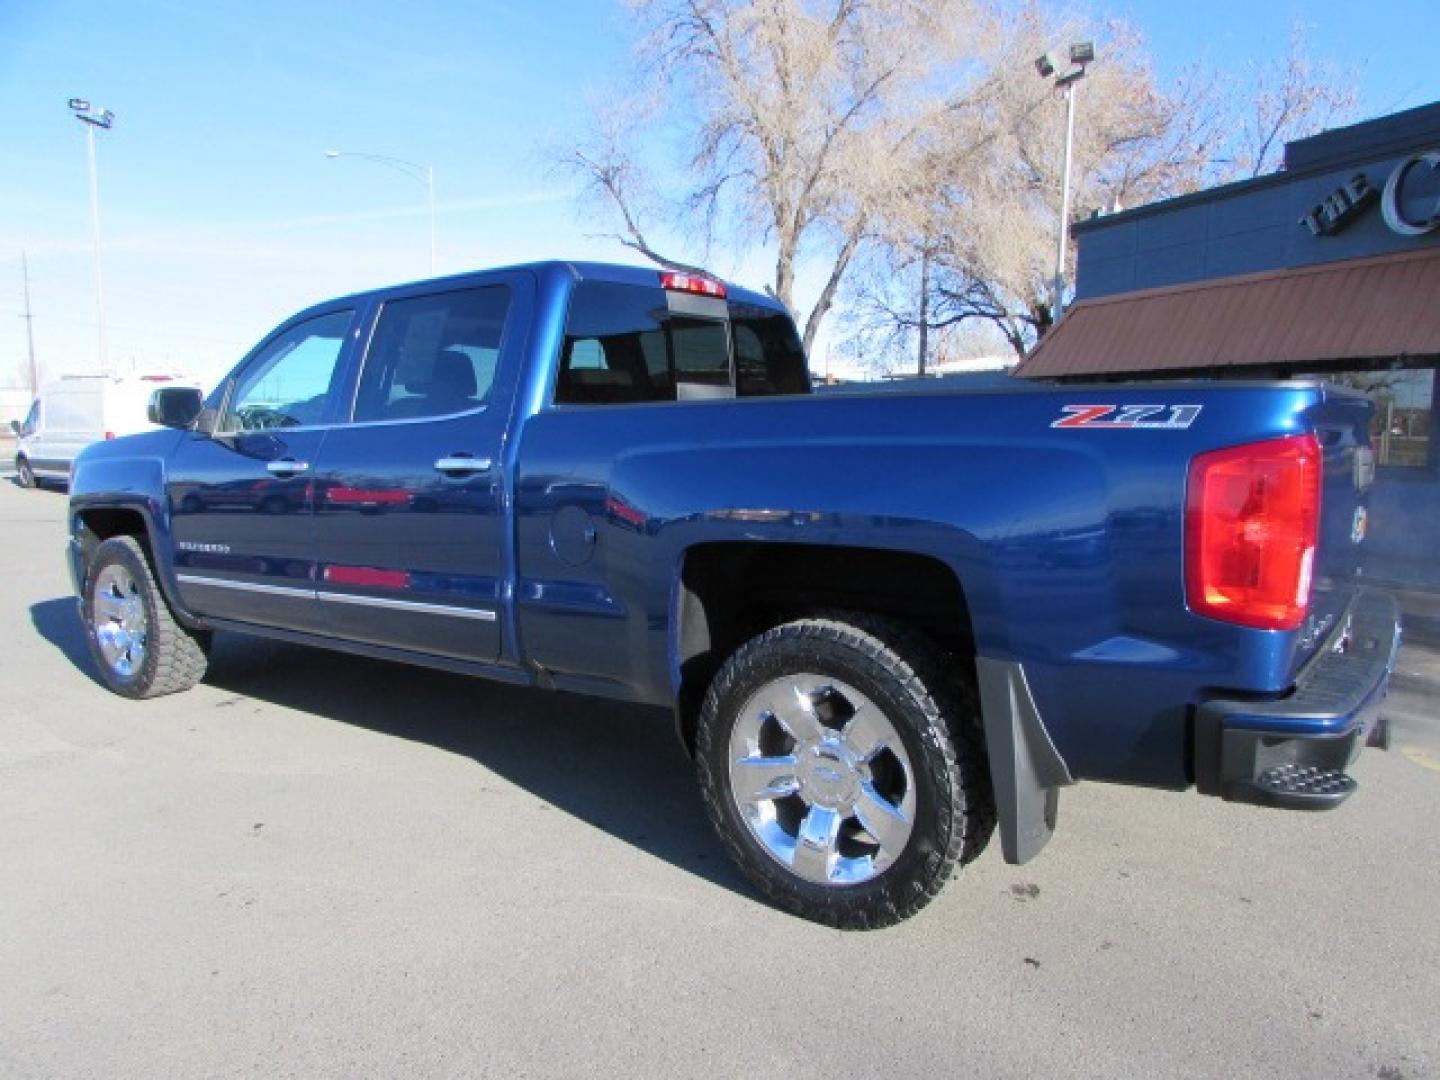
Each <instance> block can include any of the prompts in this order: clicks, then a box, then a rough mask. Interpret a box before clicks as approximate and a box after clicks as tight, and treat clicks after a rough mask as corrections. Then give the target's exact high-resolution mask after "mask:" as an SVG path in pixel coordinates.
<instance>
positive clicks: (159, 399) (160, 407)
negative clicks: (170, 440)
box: [145, 386, 205, 431]
mask: <svg viewBox="0 0 1440 1080" xmlns="http://www.w3.org/2000/svg"><path fill="white" fill-rule="evenodd" d="M204 404H205V395H203V394H202V393H201V392H200V391H199V390H196V389H195V388H194V387H191V386H167V387H165V388H164V389H163V390H156V391H155V392H154V393H153V394H151V395H150V407H149V409H147V410H146V414H145V415H146V416H147V417H148V418H149V420H150V422H151V423H152V424H159V425H160V426H161V427H168V428H179V429H180V430H182V431H188V430H189V429H190V426H191V425H192V424H194V423H195V418H196V417H197V416H199V415H200V409H201V408H202V407H203V406H204Z"/></svg>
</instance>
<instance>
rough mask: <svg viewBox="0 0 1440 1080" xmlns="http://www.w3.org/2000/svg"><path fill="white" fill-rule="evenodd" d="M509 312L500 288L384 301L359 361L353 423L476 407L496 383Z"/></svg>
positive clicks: (507, 300) (505, 294)
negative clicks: (362, 364) (360, 369)
mask: <svg viewBox="0 0 1440 1080" xmlns="http://www.w3.org/2000/svg"><path fill="white" fill-rule="evenodd" d="M509 309H510V289H509V287H508V286H505V285H486V286H483V287H481V288H478V289H459V290H456V291H454V292H446V293H436V294H433V295H430V296H416V297H411V298H409V299H406V300H391V301H388V302H387V303H386V304H385V307H384V308H383V309H382V310H381V312H380V320H379V322H378V323H377V324H376V327H375V335H374V338H373V339H372V341H371V344H370V349H369V352H368V353H367V354H366V357H365V368H364V371H363V372H362V374H361V376H360V387H359V390H358V392H357V393H356V396H355V417H354V418H355V420H356V421H357V422H365V421H375V420H413V419H417V418H420V417H430V416H450V415H453V414H455V413H462V412H468V411H470V410H471V409H477V408H479V407H480V406H481V405H483V404H484V403H485V401H486V399H487V398H488V397H489V394H490V387H491V384H492V383H493V382H494V381H495V364H496V362H497V361H498V360H499V357H500V345H501V339H502V336H503V334H504V330H505V315H506V313H507V312H508V311H509Z"/></svg>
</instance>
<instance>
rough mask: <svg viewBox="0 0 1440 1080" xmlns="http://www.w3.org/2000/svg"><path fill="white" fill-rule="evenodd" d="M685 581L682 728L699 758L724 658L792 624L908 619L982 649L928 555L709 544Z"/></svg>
mask: <svg viewBox="0 0 1440 1080" xmlns="http://www.w3.org/2000/svg"><path fill="white" fill-rule="evenodd" d="M680 584H681V588H680V596H679V604H678V606H679V611H678V612H677V616H678V634H677V647H678V660H679V663H680V691H679V698H678V701H677V712H676V722H677V725H678V728H679V733H680V736H681V739H682V740H683V741H684V743H685V746H686V748H687V749H689V750H691V751H692V752H693V750H694V745H695V724H696V721H697V719H698V718H699V715H700V708H701V705H702V704H703V703H704V700H705V691H706V689H707V688H708V687H709V685H710V682H711V680H712V679H713V678H714V677H715V673H716V672H717V671H719V670H720V666H721V665H722V664H724V662H725V659H726V658H727V657H728V656H729V655H730V654H731V653H733V652H734V651H735V650H736V649H738V648H739V647H740V646H741V645H743V644H744V643H745V642H746V641H748V640H750V638H752V637H754V636H756V635H757V634H761V633H763V632H764V631H766V630H768V629H770V628H771V627H773V626H778V625H779V624H780V623H783V622H788V621H789V620H791V619H796V618H800V617H802V616H805V615H813V614H816V613H818V612H824V611H859V612H866V613H868V614H872V615H882V616H885V617H887V618H892V619H896V620H899V621H902V622H906V623H908V624H910V625H911V626H914V627H916V628H917V629H919V630H920V631H922V632H923V633H924V634H926V635H927V636H928V637H929V638H930V639H931V640H932V641H934V642H935V643H936V644H938V645H939V646H940V647H941V648H943V649H945V650H946V651H949V652H954V653H960V654H962V655H969V654H971V653H973V651H974V637H973V635H972V632H971V625H970V612H969V608H968V607H967V605H966V603H965V593H964V590H963V589H962V588H961V585H960V580H959V579H958V578H957V577H956V576H955V572H954V571H953V570H951V569H950V567H948V566H946V565H945V564H944V563H943V562H941V561H940V560H939V559H934V558H930V557H928V556H924V555H915V554H912V553H909V552H903V551H885V550H880V549H874V548H855V547H832V546H822V545H813V544H778V543H777V544H766V543H723V544H702V545H700V546H698V547H695V548H693V549H691V550H690V551H689V552H688V553H687V555H686V558H685V564H684V568H683V569H682V571H681V579H680Z"/></svg>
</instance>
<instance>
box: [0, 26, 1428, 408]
mask: <svg viewBox="0 0 1440 1080" xmlns="http://www.w3.org/2000/svg"><path fill="white" fill-rule="evenodd" d="M1097 10H1101V11H1104V12H1107V13H1109V14H1113V15H1116V16H1119V17H1122V18H1125V19H1127V20H1128V21H1130V22H1132V23H1134V24H1135V25H1137V26H1138V27H1140V29H1141V30H1142V31H1143V32H1144V33H1145V35H1146V37H1147V39H1148V41H1149V42H1150V45H1151V48H1152V51H1153V52H1154V53H1155V54H1156V57H1157V61H1158V65H1159V67H1160V68H1161V70H1166V69H1171V68H1176V67H1179V66H1180V65H1182V64H1184V63H1185V62H1187V61H1188V60H1194V59H1200V60H1203V61H1205V62H1207V63H1209V64H1210V65H1212V66H1215V67H1219V68H1222V69H1227V70H1231V71H1234V72H1235V73H1236V74H1237V75H1243V73H1244V70H1245V67H1246V65H1247V64H1253V63H1257V62H1261V61H1264V60H1266V59H1268V58H1272V57H1274V56H1278V55H1282V54H1283V52H1284V50H1285V48H1286V45H1287V41H1288V36H1289V29H1290V23H1291V20H1292V18H1293V17H1296V16H1298V17H1299V18H1300V19H1302V20H1303V21H1305V22H1306V23H1307V24H1308V25H1309V26H1310V27H1311V28H1312V51H1313V52H1314V53H1315V54H1316V55H1318V56H1321V57H1326V58H1330V59H1335V60H1338V61H1341V62H1344V63H1348V64H1352V65H1354V67H1355V68H1356V71H1357V77H1358V81H1359V89H1360V95H1361V113H1362V115H1371V114H1377V113H1382V112H1388V111H1393V110H1396V109H1400V108H1407V107H1411V106H1414V105H1420V104H1425V103H1427V102H1430V101H1434V100H1436V99H1440V71H1437V69H1436V67H1435V65H1434V64H1433V62H1432V57H1431V53H1432V52H1433V44H1432V43H1433V34H1434V25H1433V24H1434V19H1433V15H1434V5H1433V0H1428V2H1422V0H1393V2H1391V3H1372V4H1370V5H1365V6H1361V5H1356V4H1354V3H1353V0H1351V2H1339V0H1335V2H1332V0H1308V2H1304V3H1296V4H1290V5H1287V4H1283V3H1274V4H1272V3H1268V2H1264V0H1249V2H1248V3H1247V2H1240V0H1211V2H1209V3H1205V4H1199V3H1195V4H1177V3H1173V2H1170V3H1166V2H1160V0H1115V2H1114V3H1112V4H1109V5H1107V6H1103V7H1098V8H1097ZM630 40H631V39H630V33H629V23H628V17H627V15H626V12H625V9H624V7H623V5H622V4H620V3H619V2H618V0H573V2H565V3H529V4H527V3H522V2H520V0H492V2H484V0H475V2H470V3H460V2H453V3H441V2H433V0H411V2H409V3H406V4H404V5H398V4H395V3H393V2H387V3H378V2H372V0H353V2H349V3H303V2H299V0H291V2H287V3H281V2H275V0H246V2H243V3H240V2H229V0H213V2H203V3H194V2H188V3H182V2H155V0H132V2H129V3H119V2H112V3H104V2H94V0H6V2H5V3H4V4H3V6H0V117H3V121H4V131H5V153H4V157H3V162H4V168H3V169H0V387H4V386H7V385H9V386H14V385H20V384H22V383H23V381H24V378H25V375H24V372H25V336H24V329H25V327H24V323H23V321H22V320H21V319H19V318H18V317H16V316H18V315H19V314H20V313H21V311H22V302H21V288H20V250H21V249H22V248H24V249H25V250H26V251H27V252H28V255H29V260H30V279H31V294H32V306H33V310H34V315H35V319H34V330H35V343H36V351H37V353H38V355H39V358H40V361H41V364H42V367H43V368H44V370H45V371H46V372H47V373H48V374H51V375H54V374H60V373H62V372H69V371H79V370H93V369H94V365H95V363H96V358H95V352H96V350H95V322H94V301H93V292H92V268H93V249H92V246H91V234H90V218H89V208H88V179H87V172H86V160H85V142H84V137H83V133H82V130H81V125H80V124H78V123H77V122H75V121H74V120H73V119H71V118H70V117H69V116H68V110H67V109H66V100H67V99H68V98H70V97H75V96H78V97H84V98H88V99H89V100H91V101H92V102H94V103H96V104H97V105H103V106H106V107H109V108H111V109H113V110H114V111H115V113H116V114H117V122H116V126H115V129H114V130H113V131H111V132H108V133H104V134H103V135H102V136H101V146H100V183H101V213H102V219H103V234H104V243H105V261H104V265H105V289H106V301H107V303H106V311H107V321H108V323H109V338H110V355H111V363H112V365H113V366H116V367H119V368H122V369H123V368H128V367H129V366H130V365H131V363H132V362H133V363H134V364H135V365H136V366H137V367H139V368H142V369H145V370H158V369H164V368H180V369H187V370H192V371H197V372H199V373H200V374H202V375H204V376H206V377H207V378H213V377H215V376H217V375H218V374H220V373H221V372H223V371H224V370H225V369H226V368H227V367H228V366H229V365H230V364H231V363H232V362H233V361H234V360H235V359H237V358H238V357H239V355H240V354H241V353H243V352H244V351H245V349H246V348H248V347H249V346H250V345H251V344H253V342H254V341H255V340H256V339H257V338H258V337H260V336H261V335H262V334H264V333H265V331H266V330H268V329H269V328H270V327H271V326H272V325H274V324H275V323H276V322H278V321H279V320H280V319H282V318H284V317H285V316H286V315H288V314H289V313H290V312H292V311H294V310H297V309H299V308H301V307H304V306H306V305H307V304H310V303H312V302H314V301H316V300H320V299H323V298H325V297H327V296H332V295H336V294H339V293H344V292H350V291H354V290H357V289H363V288H368V287H371V286H375V285H381V284H386V283H391V282H395V281H402V280H408V279H412V278H417V277H422V276H425V274H426V272H427V251H428V249H427V231H426V230H427V224H426V216H425V207H424V196H425V192H424V188H423V186H422V185H421V184H420V183H418V182H417V181H415V180H411V179H408V178H406V177H405V176H403V175H400V174H398V173H396V172H393V171H391V170H389V169H385V168H382V167H379V166H376V165H374V164H372V163H369V162H365V161H359V160H354V159H349V160H345V159H342V160H327V159H326V158H325V157H324V154H323V152H324V150H325V149H327V148H332V147H333V148H338V149H341V150H348V151H360V152H369V153H375V154H387V155H392V156H395V157H399V158H405V159H409V160H412V161H416V162H420V163H423V164H428V165H433V167H434V169H435V174H436V184H437V193H438V199H439V204H440V213H439V234H440V245H439V246H440V257H439V268H440V270H441V272H448V271H456V270H462V269H467V268H474V267H483V266H488V265H495V264H499V263H504V262H514V261H521V260H530V259H536V258H546V257H551V256H568V257H586V258H611V259H622V260H626V261H631V260H630V259H629V256H628V253H627V252H625V251H624V249H622V248H620V247H618V246H617V245H615V244H614V243H613V242H609V241H605V240H602V239H599V238H594V237H591V236H589V235H588V234H592V233H596V232H598V231H600V230H602V229H603V228H604V227H605V225H604V223H602V222H595V221H588V220H585V215H584V212H583V211H582V210H581V209H579V208H577V205H576V202H575V199H574V193H573V190H572V185H571V181H570V180H569V179H568V178H567V177H565V176H563V175H556V174H555V173H554V171H553V170H552V169H551V168H550V167H549V164H548V163H549V161H550V155H548V154H547V152H546V148H547V147H554V146H559V145H563V144H564V143H565V142H566V140H567V136H573V134H574V133H575V132H577V131H578V130H579V129H580V126H581V125H582V123H583V119H584V116H585V109H586V101H587V100H588V99H589V98H590V97H591V96H592V95H594V94H597V93H602V92H603V91H604V88H605V87H606V86H607V85H609V84H611V82H612V80H613V79H615V78H616V77H617V76H619V75H620V73H621V72H622V71H623V69H624V66H625V64H626V61H627V56H628V50H629V48H630ZM677 107H683V103H680V105H679V106H677ZM672 247H674V248H676V249H680V248H683V242H682V241H680V240H676V239H672ZM714 265H715V269H716V270H718V271H719V272H721V273H726V274H730V275H733V276H737V277H738V278H739V279H740V280H743V281H745V282H746V283H748V284H761V283H763V281H764V279H765V277H766V273H765V269H766V262H765V258H764V254H763V253H762V252H748V253H735V255H734V256H733V257H732V258H729V259H725V258H718V259H715V260H714ZM805 299H806V298H805V297H801V300H802V302H803V301H804V300H805ZM0 419H3V418H0Z"/></svg>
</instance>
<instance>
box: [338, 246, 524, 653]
mask: <svg viewBox="0 0 1440 1080" xmlns="http://www.w3.org/2000/svg"><path fill="white" fill-rule="evenodd" d="M533 291H534V286H533V279H532V278H531V277H530V276H529V275H526V274H493V275H485V276H483V277H478V278H472V279H469V280H468V281H467V282H466V284H465V285H464V287H461V288H457V287H454V286H453V285H451V286H450V287H447V288H445V289H435V288H434V287H433V286H432V287H430V288H421V289H409V290H405V291H402V292H396V293H392V294H390V295H389V296H388V297H386V298H385V299H384V301H383V302H382V303H381V304H380V306H379V309H378V311H377V313H376V315H375V317H374V323H373V327H372V328H371V329H370V332H369V334H368V339H369V343H368V346H367V348H366V350H365V354H364V356H363V358H362V359H361V361H360V363H359V370H358V372H357V374H356V376H355V377H354V380H353V381H354V384H355V389H354V392H353V405H352V407H351V411H350V415H349V417H348V418H347V419H348V421H349V422H348V423H345V424H341V425H339V426H337V427H336V428H335V429H334V430H333V431H332V432H331V433H330V436H329V438H328V439H327V440H326V443H325V447H324V450H323V452H322V453H321V455H320V464H319V468H318V470H317V472H316V476H315V530H316V532H315V536H316V557H317V571H316V572H317V591H318V596H319V599H320V606H321V608H322V610H323V617H324V620H325V626H326V630H327V632H328V633H330V634H332V635H334V636H337V637H343V638H346V639H349V640H352V641H358V642H364V643H367V644H372V645H380V646H385V647H389V648H395V649H403V650H407V651H412V652H419V653H426V654H430V655H436V656H445V657H452V658H456V659H462V660H478V661H488V660H493V659H495V658H496V657H497V656H498V655H499V652H500V620H499V613H500V607H501V604H502V600H503V598H504V581H505V560H504V551H505V542H504V541H505V528H506V525H505V515H504V484H503V480H502V471H501V468H500V461H501V451H502V445H503V442H504V437H505V431H506V425H507V422H508V418H509V409H510V402H511V400H512V391H513V388H514V384H515V382H516V372H517V371H518V369H519V366H520V359H521V353H522V351H523V347H524V344H525V342H524V336H523V334H522V333H519V332H512V329H515V328H521V327H525V326H528V324H529V317H530V316H529V312H530V306H531V303H532V296H533Z"/></svg>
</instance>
